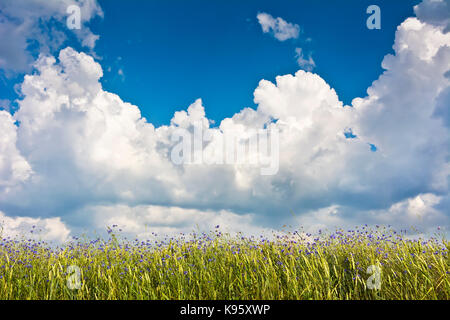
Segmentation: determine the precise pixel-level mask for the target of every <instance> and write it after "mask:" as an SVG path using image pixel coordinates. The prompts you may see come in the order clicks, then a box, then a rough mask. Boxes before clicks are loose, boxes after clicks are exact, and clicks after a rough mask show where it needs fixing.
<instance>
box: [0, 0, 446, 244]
mask: <svg viewBox="0 0 450 320" xmlns="http://www.w3.org/2000/svg"><path fill="white" fill-rule="evenodd" d="M373 4H376V5H378V7H379V8H380V21H381V24H380V29H369V28H368V27H367V24H366V21H367V19H368V18H369V17H370V16H371V13H367V12H366V10H367V8H368V7H369V6H370V5H373ZM71 5H76V6H77V7H78V8H79V9H80V23H81V26H80V28H79V29H69V28H68V26H67V19H68V17H69V16H70V13H68V12H67V8H68V7H69V6H71ZM449 9H450V3H449V1H448V0H424V1H420V0H416V1H409V0H401V1H377V2H376V3H375V2H373V1H366V0H364V1H363V0H347V1H331V0H321V1H313V0H298V1H194V0H190V1H181V0H178V1H175V0H174V1H156V0H154V1H150V0H149V1H138V0H131V1H119V0H109V1H96V0H52V1H44V0H28V1H24V0H19V1H12V0H0V43H1V45H0V134H1V137H2V139H0V223H1V222H2V221H3V226H4V230H5V231H4V232H5V233H7V234H11V235H17V234H19V233H20V232H23V230H25V229H26V228H29V227H30V226H31V225H38V226H39V227H40V229H41V233H42V234H43V235H45V238H48V239H50V240H58V241H63V240H65V239H67V238H68V237H70V236H72V235H75V234H79V233H81V232H86V231H87V232H97V231H99V230H103V231H104V230H105V228H106V226H107V225H112V224H118V225H121V226H122V227H123V230H124V232H126V233H129V234H133V235H137V236H140V237H146V236H148V235H149V234H151V232H153V231H158V232H161V233H176V232H180V231H183V232H184V231H187V230H191V229H193V228H194V227H196V226H199V227H200V228H203V229H205V230H208V229H211V228H212V227H213V226H215V225H217V224H220V225H222V226H223V227H224V228H228V229H229V230H232V231H241V230H245V231H246V232H249V233H261V232H270V231H271V230H272V229H278V228H280V227H281V226H282V225H285V224H289V225H293V226H294V227H297V226H302V227H304V228H305V229H306V230H309V231H315V230H318V229H320V228H333V227H336V226H338V227H347V226H349V227H350V226H354V225H360V224H366V223H367V224H372V225H375V224H385V225H392V226H394V227H396V228H410V227H411V226H412V225H414V226H415V227H418V228H419V229H420V232H423V233H433V232H435V231H436V230H437V228H438V227H439V228H440V230H448V228H449V216H450V209H449V204H450V195H449V190H448V184H449V180H450V179H449V175H450V154H449V147H448V146H449V145H450V144H449V142H450V140H449V139H450V131H449V129H450V117H449V116H450V112H449V102H450V83H449V81H450V80H449V79H450V49H449V47H450V33H449V32H448V31H449V17H450V12H449ZM198 123H202V126H203V129H204V131H205V132H207V133H208V134H210V135H212V136H213V137H214V138H213V140H212V142H211V143H210V144H209V148H213V147H214V146H218V145H219V141H220V137H222V136H224V135H225V132H233V133H237V134H238V135H240V137H241V139H243V140H245V139H248V137H247V138H245V137H246V134H248V132H249V131H251V130H258V129H261V130H265V132H269V129H270V130H276V131H277V132H279V136H280V143H279V146H278V148H279V157H277V162H278V163H277V171H276V173H275V174H272V175H269V176H265V175H262V174H261V171H260V170H259V168H255V167H252V166H247V165H238V164H233V165H230V164H228V165H208V164H206V163H201V164H197V165H190V164H183V165H181V166H180V165H176V164H174V163H173V161H171V160H172V159H171V158H170V155H171V151H172V150H173V148H174V147H175V143H174V141H173V140H172V138H173V135H174V134H175V133H176V132H178V131H177V130H180V129H183V130H187V131H193V130H195V129H196V128H198ZM203 148H204V149H205V150H206V149H207V148H208V147H207V146H204V147H203ZM253 156H255V155H253ZM249 157H250V156H249Z"/></svg>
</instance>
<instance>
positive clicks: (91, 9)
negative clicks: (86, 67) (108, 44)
mask: <svg viewBox="0 0 450 320" xmlns="http://www.w3.org/2000/svg"><path fill="white" fill-rule="evenodd" d="M70 5H77V6H79V8H80V13H81V16H80V18H81V24H82V28H81V29H80V30H73V32H74V33H75V35H76V36H77V38H78V39H79V40H80V42H81V43H82V45H83V46H85V47H87V48H89V49H92V48H93V47H94V46H95V41H96V40H97V39H98V38H99V37H98V35H95V34H93V33H92V32H91V30H90V29H89V28H88V27H87V26H86V23H87V22H89V21H90V20H91V19H93V18H94V17H96V16H103V11H102V9H101V8H100V6H99V5H98V4H97V1H96V0H3V1H1V2H0V43H2V46H0V69H3V70H4V71H5V72H6V74H7V75H8V74H11V73H15V72H29V71H31V66H32V64H33V62H34V60H35V59H34V57H33V55H32V52H31V51H32V50H30V47H36V48H37V51H38V52H40V53H43V54H48V53H50V52H53V51H55V50H57V49H58V48H60V47H61V45H62V44H63V43H64V41H65V40H66V39H67V35H66V33H67V32H68V31H69V30H67V27H66V19H67V17H68V15H67V12H66V10H67V8H68V7H69V6H70Z"/></svg>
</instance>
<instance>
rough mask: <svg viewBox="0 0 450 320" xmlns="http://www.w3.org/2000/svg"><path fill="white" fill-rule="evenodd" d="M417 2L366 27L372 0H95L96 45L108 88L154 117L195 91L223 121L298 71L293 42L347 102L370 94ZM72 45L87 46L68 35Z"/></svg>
mask: <svg viewBox="0 0 450 320" xmlns="http://www.w3.org/2000/svg"><path fill="white" fill-rule="evenodd" d="M419 2H420V1H418V0H415V1H409V0H402V1H383V2H382V6H381V10H382V28H381V30H369V29H367V27H366V20H367V18H368V17H369V15H368V14H366V8H367V7H368V6H369V5H370V4H374V3H373V1H368V0H346V1H345V4H344V3H343V2H342V1H332V0H324V1H314V0H304V1H260V0H258V1H250V0H249V1H181V0H180V1H171V0H169V1H141V0H131V1H120V0H108V1H100V2H99V4H100V5H101V8H102V10H103V12H104V17H103V18H100V17H97V18H95V19H93V20H92V21H91V22H90V26H91V29H92V31H93V32H94V33H96V34H99V35H101V36H100V39H99V40H98V42H97V44H96V48H95V52H96V54H97V56H98V58H99V59H97V60H98V61H99V62H100V63H101V65H102V66H103V68H104V74H105V75H104V77H103V79H102V84H103V85H104V87H105V89H106V90H108V91H111V92H115V93H117V94H119V95H120V96H121V97H122V99H124V100H125V101H128V102H131V103H133V104H135V105H138V106H139V107H140V109H141V111H142V114H143V116H145V117H146V118H148V119H149V120H150V121H151V122H152V123H154V124H155V125H161V124H168V123H169V120H170V119H171V117H172V115H173V113H174V112H175V111H177V110H180V109H183V108H185V106H186V105H189V104H190V103H192V102H193V101H194V100H195V99H197V98H202V99H203V101H204V104H205V107H206V112H207V114H208V117H209V118H210V119H213V120H215V121H216V122H217V121H220V120H221V119H223V118H225V117H230V116H232V115H233V114H234V113H236V112H238V111H239V110H241V109H242V108H243V107H254V105H255V104H254V102H253V94H252V92H253V90H254V89H255V88H256V87H257V85H258V82H259V81H260V80H261V79H267V80H270V81H273V80H274V79H275V77H276V76H277V75H283V74H288V73H295V71H297V70H298V69H299V66H298V64H297V63H296V59H295V52H294V50H295V48H296V47H301V48H303V49H304V50H307V51H308V52H311V53H312V56H313V59H314V61H315V62H316V68H315V69H314V71H315V72H317V73H318V74H320V75H321V77H322V78H323V79H324V80H325V81H327V83H329V84H330V86H331V87H333V88H334V89H335V90H336V91H337V94H338V96H339V98H340V99H341V100H342V101H343V102H344V103H345V104H350V103H351V100H352V99H353V98H355V97H363V96H365V95H366V90H367V88H368V87H369V86H370V84H371V83H372V82H373V81H374V80H376V79H377V78H378V76H379V75H380V74H381V73H382V71H383V70H382V68H381V61H382V59H383V57H384V56H385V55H386V54H387V53H392V44H393V40H394V33H395V29H396V28H397V26H398V25H399V24H400V23H401V22H402V21H403V20H405V18H406V17H408V16H411V15H413V5H415V4H417V3H419ZM258 12H268V13H270V14H271V15H272V16H274V17H282V18H283V19H284V20H286V21H288V22H291V23H295V24H298V25H299V26H300V28H301V33H300V36H299V38H298V39H289V40H287V41H284V42H280V41H278V40H276V39H274V38H273V37H271V36H269V35H268V34H263V33H262V32H261V26H260V25H259V23H258V21H257V19H256V15H257V13H258ZM307 39H310V41H307ZM66 44H67V45H70V46H72V47H74V48H77V49H78V50H85V51H86V48H83V47H82V46H81V45H80V44H79V43H78V42H77V41H76V39H74V38H73V37H70V33H69V39H68V40H67V41H66ZM36 54H37V52H35V55H36ZM108 68H111V69H110V70H111V71H108V70H109V69H108ZM119 69H121V70H122V72H123V76H121V75H119V74H118V72H119ZM343 74H345V79H343V78H342V75H343ZM14 80H15V79H14ZM5 82H6V83H5ZM13 82H14V81H8V79H5V78H4V79H3V83H2V91H3V90H6V92H7V94H6V95H5V96H3V97H2V98H4V99H5V98H9V99H13V98H14V96H15V94H14V91H13V86H12V85H13ZM3 92H4V91H3Z"/></svg>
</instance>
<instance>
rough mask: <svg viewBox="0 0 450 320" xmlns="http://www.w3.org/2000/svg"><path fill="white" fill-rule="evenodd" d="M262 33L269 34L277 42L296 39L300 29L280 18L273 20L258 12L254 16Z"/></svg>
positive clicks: (268, 15)
mask: <svg viewBox="0 0 450 320" xmlns="http://www.w3.org/2000/svg"><path fill="white" fill-rule="evenodd" d="M256 17H257V19H258V22H259V24H260V25H261V28H262V30H263V32H264V33H271V34H272V35H273V36H274V37H275V38H276V39H277V40H279V41H286V40H288V39H297V38H298V36H299V34H300V27H299V26H298V25H297V24H292V23H289V22H286V21H285V20H283V19H282V18H280V17H278V18H274V17H272V16H271V15H270V14H268V13H264V12H260V13H258V15H257V16H256Z"/></svg>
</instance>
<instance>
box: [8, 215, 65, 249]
mask: <svg viewBox="0 0 450 320" xmlns="http://www.w3.org/2000/svg"><path fill="white" fill-rule="evenodd" d="M69 234H70V231H69V229H68V228H67V227H66V226H65V225H64V223H62V222H61V219H60V218H51V219H40V218H32V217H8V216H6V215H5V214H4V213H3V212H1V211H0V237H2V238H7V237H11V238H13V239H14V238H22V237H23V238H25V239H35V240H44V241H56V242H64V241H66V240H67V238H68V236H69Z"/></svg>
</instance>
